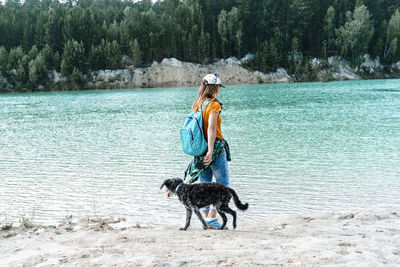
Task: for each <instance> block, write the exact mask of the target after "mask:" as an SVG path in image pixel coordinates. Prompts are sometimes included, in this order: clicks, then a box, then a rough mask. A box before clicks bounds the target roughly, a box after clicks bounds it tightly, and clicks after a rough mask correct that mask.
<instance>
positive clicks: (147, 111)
mask: <svg viewBox="0 0 400 267" xmlns="http://www.w3.org/2000/svg"><path fill="white" fill-rule="evenodd" d="M197 90H198V88H164V89H135V90H102V91H78V92H46V93H19V94H2V95H0V213H2V214H0V221H2V218H4V216H5V215H6V216H7V217H8V220H14V221H18V218H21V217H24V216H25V217H31V216H34V221H35V222H36V223H45V224H47V223H54V222H59V221H61V220H62V219H63V218H65V217H66V216H67V215H72V216H73V218H74V219H77V218H86V217H88V216H90V217H92V216H103V215H116V216H123V217H126V218H127V220H128V221H129V222H132V223H139V224H172V225H175V224H176V225H179V226H181V225H183V223H184V218H185V210H184V208H183V206H182V205H181V204H180V203H179V202H178V200H177V198H176V197H175V198H172V199H168V198H167V196H166V193H165V191H164V190H159V187H160V185H161V183H162V182H163V180H164V179H166V178H172V177H182V176H183V173H184V171H185V169H186V167H187V165H188V164H189V162H190V160H191V157H190V156H187V155H185V154H184V153H183V151H182V148H181V144H180V139H179V129H180V128H181V127H182V125H183V123H184V120H185V117H186V114H187V113H189V112H190V107H191V104H192V102H193V100H194V98H195V97H196V94H197ZM219 99H220V100H221V102H222V103H223V111H222V115H221V116H222V119H223V121H222V132H223V134H224V137H225V138H226V140H227V141H228V142H229V145H230V148H231V153H232V161H231V162H230V163H229V169H230V175H231V187H232V188H234V189H235V190H236V192H237V193H238V195H239V197H240V199H241V200H242V201H243V202H249V204H250V207H249V210H248V211H246V212H244V213H242V212H239V215H238V216H239V221H238V223H240V221H241V220H266V219H270V218H272V217H274V216H277V215H283V214H292V213H308V212H325V211H341V210H354V209H359V208H375V207H399V206H400V205H399V199H400V80H365V81H344V82H330V83H295V84H260V85H240V86H239V85H238V86H229V87H228V88H226V89H224V88H223V89H222V91H221V95H220V98H219ZM231 205H232V207H234V205H233V203H232V204H231ZM228 219H229V220H231V219H230V218H229V217H228ZM194 221H196V223H198V222H197V221H198V220H197V218H193V222H194ZM229 225H230V223H229Z"/></svg>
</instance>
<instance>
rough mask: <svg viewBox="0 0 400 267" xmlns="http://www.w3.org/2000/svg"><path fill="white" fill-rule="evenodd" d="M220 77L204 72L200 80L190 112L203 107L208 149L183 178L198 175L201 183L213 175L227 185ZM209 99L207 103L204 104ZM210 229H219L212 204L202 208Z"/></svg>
mask: <svg viewBox="0 0 400 267" xmlns="http://www.w3.org/2000/svg"><path fill="white" fill-rule="evenodd" d="M221 87H225V86H224V85H223V84H221V80H220V78H219V75H218V74H207V75H206V76H205V77H204V78H203V81H202V84H201V86H200V89H199V92H198V95H197V98H196V100H195V101H194V102H193V105H192V110H193V112H198V111H200V110H201V109H202V108H204V106H203V105H204V104H206V107H205V108H204V110H203V113H202V117H203V132H204V137H205V138H206V140H207V144H208V149H207V152H206V154H205V155H203V156H198V157H195V158H194V159H193V161H192V162H191V164H189V167H188V169H187V170H186V172H185V177H186V175H187V174H188V173H189V174H190V175H191V176H192V179H191V180H190V181H189V183H190V182H194V181H196V180H197V178H198V177H199V178H200V182H201V183H205V182H212V178H213V176H214V177H215V180H216V182H217V183H220V184H223V185H225V186H229V171H228V162H227V161H228V160H230V152H229V147H228V143H227V142H226V141H225V139H224V137H223V135H222V131H221V123H222V119H221V116H220V113H221V110H222V107H221V105H222V104H221V102H219V101H218V99H217V97H218V95H219V93H220V91H221ZM207 101H208V104H207ZM201 211H202V212H203V213H204V217H205V218H206V222H207V224H208V226H209V228H213V229H219V228H221V224H220V223H219V222H218V221H217V219H216V209H215V207H214V206H213V205H210V206H208V207H205V208H202V209H201Z"/></svg>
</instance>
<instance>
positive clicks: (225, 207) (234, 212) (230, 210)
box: [220, 204, 236, 229]
mask: <svg viewBox="0 0 400 267" xmlns="http://www.w3.org/2000/svg"><path fill="white" fill-rule="evenodd" d="M220 209H221V210H222V211H225V212H227V213H229V214H231V215H232V216H233V223H232V224H233V229H235V228H236V211H234V210H232V209H231V208H229V206H228V204H224V205H222V206H221V208H220Z"/></svg>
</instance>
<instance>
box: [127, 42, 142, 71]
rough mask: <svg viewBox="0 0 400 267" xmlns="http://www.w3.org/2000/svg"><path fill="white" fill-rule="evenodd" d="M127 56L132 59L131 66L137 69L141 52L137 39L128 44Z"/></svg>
mask: <svg viewBox="0 0 400 267" xmlns="http://www.w3.org/2000/svg"><path fill="white" fill-rule="evenodd" d="M129 56H130V57H131V58H132V61H133V65H134V66H135V67H138V66H139V65H140V62H141V58H142V52H141V51H140V46H139V42H138V40H137V39H135V40H134V41H133V42H132V41H131V42H129Z"/></svg>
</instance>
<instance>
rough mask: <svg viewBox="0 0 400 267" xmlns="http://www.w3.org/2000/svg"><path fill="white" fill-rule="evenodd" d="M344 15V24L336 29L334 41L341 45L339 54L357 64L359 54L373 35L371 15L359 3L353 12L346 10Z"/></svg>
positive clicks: (363, 51)
mask: <svg viewBox="0 0 400 267" xmlns="http://www.w3.org/2000/svg"><path fill="white" fill-rule="evenodd" d="M346 17H347V19H346V23H345V25H344V26H341V27H340V28H339V29H337V30H336V35H337V40H336V42H337V45H338V46H339V47H341V55H342V56H344V57H347V58H350V59H351V62H352V63H353V64H356V63H357V64H358V65H359V63H360V56H361V55H362V54H364V53H366V52H367V51H368V45H369V42H370V40H371V38H372V36H373V35H374V28H373V24H372V21H371V15H370V13H369V11H368V9H367V7H366V6H364V5H361V6H358V7H356V8H355V9H354V12H353V13H352V12H350V11H348V12H347V13H346Z"/></svg>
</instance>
